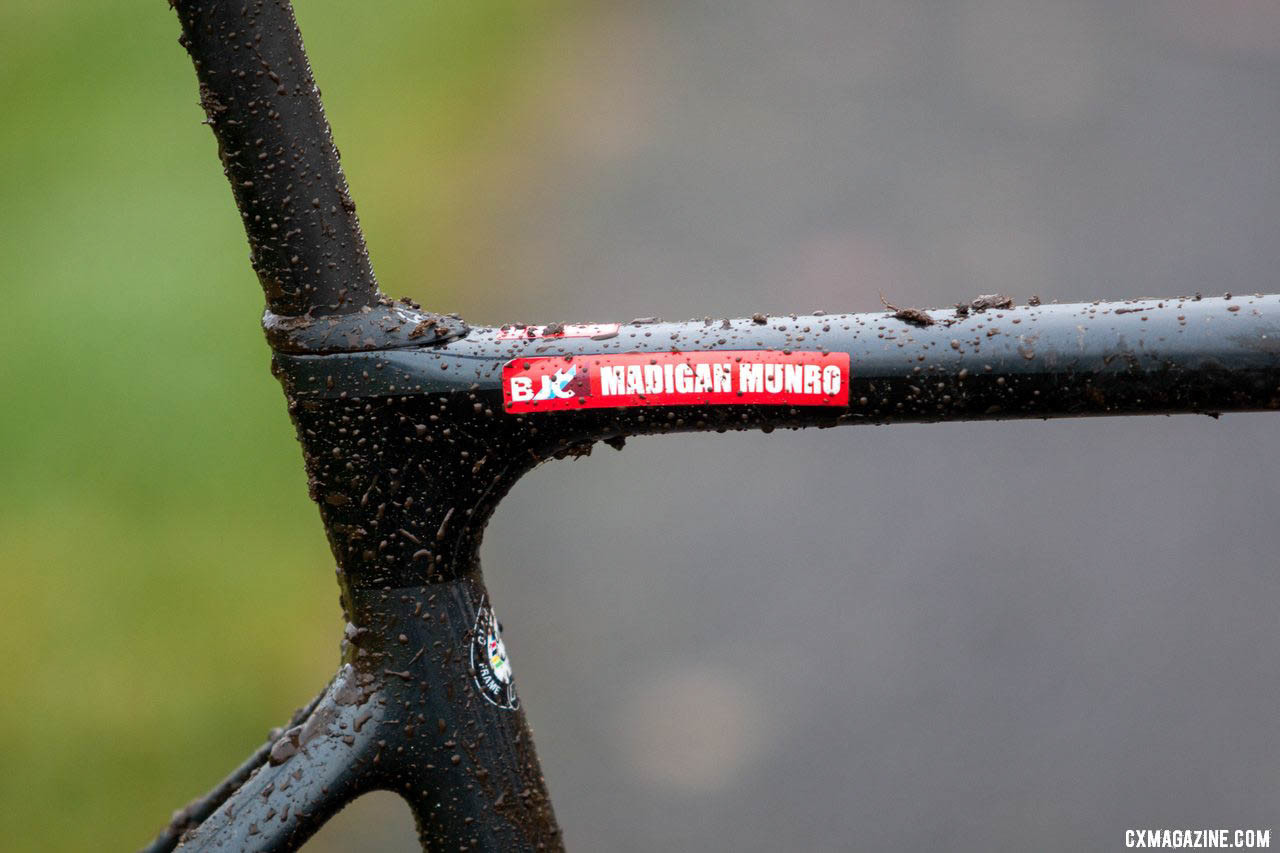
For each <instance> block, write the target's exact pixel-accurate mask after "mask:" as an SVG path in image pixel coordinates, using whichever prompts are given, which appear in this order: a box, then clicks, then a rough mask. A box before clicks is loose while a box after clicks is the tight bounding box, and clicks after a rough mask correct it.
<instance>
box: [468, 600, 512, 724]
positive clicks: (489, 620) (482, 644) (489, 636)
mask: <svg viewBox="0 0 1280 853" xmlns="http://www.w3.org/2000/svg"><path fill="white" fill-rule="evenodd" d="M471 676H472V678H473V679H474V681H475V684H476V689H477V690H479V691H480V695H481V696H483V697H484V698H485V699H487V700H488V701H489V702H490V703H492V704H494V705H497V706H498V707H499V708H507V709H508V710H512V711H514V710H515V709H516V708H519V707H520V699H519V697H517V696H516V685H515V682H514V681H513V680H512V676H511V660H510V659H509V658H508V657H507V646H506V643H504V642H502V626H501V625H500V624H498V618H497V617H496V616H494V615H493V608H492V607H490V606H489V605H488V603H487V602H486V600H485V599H484V598H483V597H482V598H481V599H480V606H479V607H478V608H477V609H476V625H475V629H474V631H473V632H472V637H471Z"/></svg>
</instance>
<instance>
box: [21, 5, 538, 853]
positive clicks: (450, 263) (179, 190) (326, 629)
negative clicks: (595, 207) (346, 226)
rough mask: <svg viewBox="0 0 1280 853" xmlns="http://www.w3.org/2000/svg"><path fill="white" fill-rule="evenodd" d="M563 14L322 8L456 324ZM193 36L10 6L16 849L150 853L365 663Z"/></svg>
mask: <svg viewBox="0 0 1280 853" xmlns="http://www.w3.org/2000/svg"><path fill="white" fill-rule="evenodd" d="M549 11H554V9H553V8H551V7H549V6H548V5H546V4H544V5H543V6H542V7H541V8H540V9H539V10H538V12H537V14H535V13H534V11H533V9H532V7H531V6H530V5H528V4H524V3H519V2H513V1H512V2H507V0H479V2H477V0H467V2H445V3H422V4H419V3H382V4H379V5H378V8H377V20H376V21H371V22H362V24H361V26H353V25H352V24H353V22H352V20H351V19H352V17H353V16H354V15H355V14H356V13H355V12H353V11H352V7H351V6H350V4H345V3H341V2H337V0H308V2H305V3H301V4H299V9H298V15H299V19H300V23H301V25H302V27H303V30H304V32H305V34H306V40H307V46H308V49H309V51H310V52H311V55H312V59H313V62H314V64H315V66H316V68H317V69H318V77H319V80H320V82H321V84H322V86H323V88H324V90H325V95H326V105H327V108H328V111H329V116H330V119H331V120H332V121H333V122H334V125H335V127H336V128H337V129H338V130H337V134H336V135H337V139H338V141H339V143H340V144H341V145H342V146H343V149H344V154H345V155H346V161H347V163H348V176H349V178H350V180H351V183H352V184H353V186H355V187H357V188H358V190H357V198H358V199H360V200H361V204H362V214H363V216H364V221H365V225H366V227H367V229H368V231H369V233H370V244H371V248H372V250H373V251H374V253H375V255H376V257H377V266H378V269H379V273H380V275H381V277H382V279H383V281H384V282H394V284H391V285H390V286H389V289H390V290H392V292H394V293H396V294H397V295H402V294H406V293H407V294H411V295H413V296H415V297H417V298H419V299H421V300H422V301H423V302H428V301H430V303H429V304H433V305H439V304H449V305H450V306H451V307H454V306H455V305H456V303H455V302H454V300H452V299H451V297H450V294H449V291H448V288H447V287H445V288H438V287H436V286H434V285H433V284H432V283H435V282H441V281H446V282H447V281H449V280H450V279H451V278H452V277H453V276H452V271H453V270H454V269H455V268H457V267H459V266H461V265H463V264H464V263H465V257H464V256H465V254H466V253H467V252H468V251H472V249H470V248H469V247H474V246H476V245H478V243H479V242H482V241H483V235H481V234H476V233H475V232H474V230H473V229H468V230H467V232H466V233H458V232H457V231H456V230H455V229H454V223H455V222H456V221H457V220H456V218H454V217H450V216H448V215H446V214H445V213H444V212H445V211H446V210H447V209H448V208H449V207H450V206H451V204H453V203H454V201H455V200H457V199H459V198H475V197H476V196H477V194H478V193H477V191H476V190H477V187H476V184H477V182H482V181H485V180H488V179H489V178H487V177H486V176H487V175H491V174H492V172H491V170H490V169H489V167H488V165H487V158H496V157H498V156H500V152H497V151H495V150H494V147H493V146H488V147H486V140H491V139H494V138H497V137H501V136H506V135H508V134H510V133H513V132H516V131H517V130H518V125H519V122H520V120H521V118H520V115H518V114H517V112H518V111H513V110H510V109H507V105H509V104H517V103H520V100H521V99H520V95H521V88H520V87H521V85H522V80H526V78H527V76H528V75H525V74H523V73H522V71H521V69H522V64H523V63H526V62H528V61H529V60H530V58H531V57H534V56H536V54H537V51H538V50H539V49H540V44H542V42H541V41H540V39H541V37H542V36H543V35H544V34H545V32H546V28H547V26H549V24H548V23H547V21H548V20H552V21H554V20H556V18H555V16H554V15H551V16H548V14H547V13H548V12H549ZM359 14H360V16H361V18H363V17H364V12H363V11H362V12H360V13H359ZM177 35H178V25H177V21H176V18H175V16H174V14H173V12H172V11H171V10H170V9H169V8H168V7H167V5H166V4H165V3H163V2H159V0H156V2H147V3H139V2H124V1H123V0H102V2H95V3H77V4H71V3H62V2H55V3H43V2H41V3H37V2H27V0H16V2H15V0H6V2H5V3H3V4H0V116H2V118H0V158H2V160H0V164H2V165H3V168H0V200H2V201H3V204H0V258H3V259H4V265H3V268H4V280H3V284H2V285H0V287H2V288H3V293H4V304H5V309H6V314H7V322H6V324H5V325H6V327H7V329H6V332H5V334H4V335H3V336H2V340H0V399H3V401H4V402H3V411H4V415H3V417H0V447H3V448H4V449H3V451H0V460H3V462H2V463H0V469H2V471H3V473H2V474H0V601H3V608H4V618H3V619H2V620H0V641H3V643H4V645H5V647H6V648H8V649H10V653H9V654H7V655H5V656H4V658H3V661H2V662H0V679H3V681H4V682H5V683H6V684H8V685H10V690H9V691H8V694H9V695H8V697H7V698H6V700H5V701H4V702H3V703H0V726H2V727H3V729H4V731H6V732H7V733H8V734H7V735H6V736H5V737H4V741H3V746H2V747H0V803H3V806H2V807H0V847H2V848H4V849H7V850H18V849H41V850H119V849H131V848H133V847H136V846H138V845H139V844H141V843H142V842H144V840H146V839H147V838H148V837H149V836H150V835H151V834H152V833H153V832H155V831H156V830H158V829H159V828H160V826H161V825H162V823H163V822H164V820H166V819H167V816H168V815H169V813H170V812H171V811H172V810H173V809H175V808H177V807H179V806H181V805H182V804H183V803H184V802H185V801H186V800H187V799H188V798H190V797H192V796H195V795H197V794H199V793H202V792H203V791H204V790H206V789H207V788H208V787H209V786H210V785H211V784H212V783H213V782H215V781H216V780H217V779H219V778H220V777H221V776H222V775H223V773H224V772H225V771H227V770H229V769H230V768H231V767H232V766H234V765H235V764H236V763H237V762H238V761H239V760H240V759H241V758H243V757H244V756H245V755H246V754H247V753H248V751H249V750H251V749H252V748H253V747H254V746H255V745H256V744H258V743H259V742H261V739H262V738H263V736H264V734H265V728H266V727H268V726H270V725H274V724H276V723H278V722H279V721H282V720H283V718H284V717H286V716H287V714H288V713H289V711H290V709H292V708H293V707H295V706H296V705H297V704H300V703H302V702H304V701H306V699H307V698H308V697H309V696H310V695H312V694H313V692H314V691H315V690H316V689H317V687H318V686H319V685H321V684H323V683H324V681H325V680H326V678H327V677H328V675H329V674H330V672H331V671H332V669H333V667H334V665H335V661H336V649H337V640H338V637H339V635H340V618H339V611H338V607H337V600H336V588H335V587H334V585H333V582H332V579H331V574H330V572H331V568H330V567H331V565H332V561H331V558H330V555H329V553H328V548H327V546H326V544H325V541H324V537H323V535H322V532H321V528H320V525H319V522H318V518H317V515H316V512H315V510H314V508H313V507H312V506H311V505H310V503H309V501H308V500H307V496H306V489H305V479H304V476H303V472H302V465H301V459H300V454H299V451H298V449H297V445H296V444H295V442H294V439H293V435H292V428H291V426H290V424H289V422H288V419H287V416H286V414H285V411H284V406H283V401H282V397H281V394H280V390H279V387H278V385H277V384H276V382H275V380H274V379H273V378H272V377H271V376H270V375H269V373H268V370H267V356H268V352H267V348H266V346H265V344H264V342H263V339H262V334H261V332H260V330H259V328H258V319H259V316H260V311H261V306H262V297H261V293H260V291H259V289H258V287H257V283H256V280H255V278H254V277H253V274H252V271H251V270H250V269H249V265H248V263H247V247H246V244H245V240H244V236H243V233H242V231H241V229H240V224H239V222H238V218H237V215H236V213H235V210H234V206H233V204H232V201H231V196H230V194H229V191H228V189H227V186H226V183H225V181H224V179H223V177H222V174H221V169H220V168H219V166H218V163H217V158H216V153H215V146H214V141H213V138H212V135H211V134H210V133H209V131H208V130H207V129H206V128H205V127H203V126H202V125H201V124H200V120H201V118H202V116H201V113H200V110H199V107H198V105H197V101H196V87H195V77H194V73H193V71H192V69H191V64H190V61H189V59H188V58H187V56H186V55H185V52H184V51H183V50H182V49H181V48H180V47H179V46H178V44H177V42H176V39H177ZM378 81H389V82H390V84H389V85H381V86H380V85H379V84H378ZM526 82H527V81H526ZM371 91H375V92H381V95H382V97H381V98H379V97H378V96H376V95H375V96H373V97H371V96H370V94H369V93H370V92H371ZM425 103H431V104H433V107H432V109H431V110H429V111H428V110H425V109H423V108H422V105H423V104H425ZM352 128H364V129H365V132H354V131H353V130H352ZM372 128H376V131H374V130H371V129H372ZM343 129H346V132H344V130H343ZM356 164H359V165H356ZM479 195H483V193H479ZM375 197H377V198H378V199H379V202H378V203H377V204H366V203H365V202H364V201H363V200H364V199H372V198H375ZM472 304H473V305H474V303H472ZM264 519H269V520H270V523H269V524H264V523H263V520H264ZM259 579H262V584H261V586H256V584H257V583H258V581H259ZM259 588H260V589H268V588H269V589H271V590H282V589H284V590H288V593H287V594H280V593H279V592H276V593H273V594H272V596H271V598H272V599H273V600H271V601H264V600H263V599H261V598H259V597H258V596H255V595H253V594H252V593H253V591H254V590H255V589H259ZM268 607H269V608H270V611H271V612H273V613H275V614H276V617H275V618H264V613H265V612H266V608H268ZM175 638H181V641H180V642H178V641H175ZM193 649H196V650H199V651H198V652H196V653H194V654H193V651H192V650H193ZM246 662H251V665H248V666H246V665H245V664H246ZM193 673H199V677H198V678H194V679H193V678H192V674H193ZM178 685H181V686H178Z"/></svg>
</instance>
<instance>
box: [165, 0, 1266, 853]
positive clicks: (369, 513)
mask: <svg viewBox="0 0 1280 853" xmlns="http://www.w3.org/2000/svg"><path fill="white" fill-rule="evenodd" d="M174 5H175V8H176V10H177V12H178V15H179V18H180V20H181V23H182V29H183V38H182V43H183V44H184V46H185V47H186V48H187V50H188V52H189V53H190V54H191V57H192V59H193V61H194V63H195V67H196V72H197V76H198V78H199V81H200V95H201V103H202V105H203V107H204V110H205V114H206V116H207V121H208V123H209V125H210V126H211V128H212V130H213V132H214V135H215V137H216V138H217V141H218V147H219V155H220V157H221V159H222V162H223V165H224V168H225V171H226V174H227V177H228V180H229V181H230V183H231V187H232V191H233V194H234V195H235V199H236V203H237V205H238V207H239V209H240V211H241V214H242V217H243V220H244V223H245V230H246V233H247V235H248V238H249V243H250V247H251V251H252V261H253V266H254V269H255V270H256V272H257V274H258V277H259V280H260V281H261V283H262V286H263V289H264V293H265V294H266V299H267V309H268V310H267V313H266V315H265V317H264V327H265V329H266V332H267V337H268V341H269V342H270V344H271V346H272V349H273V352H274V356H273V359H272V369H273V372H274V373H275V375H276V376H277V377H278V378H279V379H280V380H281V382H282V384H283V386H284V390H285V395H286V398H287V400H288V407H289V412H290V415H291V417H292V419H293V421H294V424H295V426H296V428H297V434H298V439H299V441H300V443H301V444H302V448H303V455H304V458H305V462H306V466H307V471H308V475H309V480H308V482H309V486H310V493H311V497H312V499H313V500H315V501H316V503H317V505H318V506H319V508H320V514H321V518H322V520H323V522H324V526H325V530H326V533H327V535H328V537H329V542H330V545H331V547H332V550H333V554H334V557H335V559H336V561H337V575H338V584H339V588H340V591H341V600H342V605H343V609H344V614H345V616H346V619H347V622H348V625H347V628H346V632H345V636H344V641H343V645H342V657H341V666H340V668H339V670H338V672H337V674H336V675H335V676H334V678H333V680H332V681H331V682H330V683H329V685H328V686H327V687H326V688H325V689H324V691H323V692H322V693H321V694H320V695H319V696H318V697H317V698H316V699H315V700H314V701H313V702H312V703H311V704H310V705H308V706H307V707H306V708H304V709H302V710H301V711H300V712H299V713H298V714H296V715H295V716H294V718H293V719H292V720H291V722H290V724H289V726H288V727H286V728H285V729H283V730H281V731H279V732H277V733H276V734H275V736H274V737H273V738H272V739H271V740H270V741H268V743H267V744H264V745H263V746H262V747H260V748H259V749H258V750H257V751H256V752H255V753H254V754H253V755H252V756H251V757H250V758H249V759H248V760H247V761H246V762H245V763H244V764H242V765H241V766H240V767H239V768H238V769H237V770H236V771H235V772H234V773H233V774H232V775H231V776H230V777H229V778H228V779H227V780H226V781H224V782H223V783H222V784H220V785H219V786H218V787H217V788H215V789H214V790H213V791H212V792H211V793H210V794H209V795H207V796H206V797H204V798H201V799H200V800H197V801H195V802H193V803H192V804H190V805H189V806H188V807H187V808H186V809H184V810H182V811H181V812H179V813H178V815H177V816H175V818H174V821H173V822H172V823H171V825H170V826H169V827H168V828H167V829H166V830H165V831H164V832H163V833H161V835H160V836H159V837H158V838H157V839H156V840H155V841H154V842H153V843H152V844H151V846H150V847H149V848H148V849H149V850H153V851H159V850H170V849H173V848H174V847H175V846H177V845H179V844H181V846H183V847H184V848H190V849H195V850H212V849H223V850H229V849H246V850H247V849H253V850H289V849H294V848H296V847H297V846H298V845H300V844H301V843H302V842H303V841H305V840H306V839H307V838H308V837H309V836H310V835H311V834H312V833H314V832H315V831H316V830H317V829H318V828H319V827H320V825H321V824H323V822H324V821H325V820H326V819H328V818H329V817H330V816H331V815H333V814H334V813H335V812H336V811H337V810H339V809H340V808H342V806H344V805H345V804H346V803H348V802H349V801H351V800H352V799H354V798H356V797H358V796H360V795H361V794H364V793H366V792H368V791H371V790H375V789H387V790H393V791H396V792H397V793H399V794H400V795H401V796H403V797H404V798H405V800H406V801H408V803H409V805H410V807H411V808H412V810H413V813H414V815H415V819H416V821H417V824H418V830H419V836H420V839H421V842H422V844H423V846H424V848H426V847H430V846H436V845H440V846H443V845H445V844H448V845H452V846H463V847H465V848H467V849H471V848H480V849H502V850H519V849H542V848H552V849H554V848H560V847H562V846H563V843H562V841H561V836H560V831H559V828H558V827H557V825H556V821H555V817H554V814H553V812H552V808H551V805H550V802H549V799H548V796H547V792H546V786H545V783H544V780H543V778H542V774H541V771H540V769H539V765H538V760H537V757H536V754H535V751H534V747H533V742H532V738H531V736H530V733H529V729H528V726H527V724H526V721H525V716H524V712H523V710H522V708H521V707H520V703H519V697H518V694H517V693H516V691H515V687H514V683H513V681H512V679H511V675H510V668H509V666H508V665H507V662H506V656H505V645H504V643H503V641H502V638H501V629H500V626H499V625H498V623H497V620H496V618H495V616H494V614H493V608H492V605H491V603H490V600H489V598H488V594H487V591H486V589H485V586H484V582H483V578H482V575H481V571H480V563H479V556H478V550H479V545H480V539H481V534H482V532H483V530H484V527H485V524H486V522H487V521H488V519H489V518H490V516H491V515H492V513H493V511H494V509H495V507H496V506H497V504H498V502H499V501H500V500H501V499H502V497H503V496H504V495H505V494H506V493H507V492H508V490H509V489H510V488H511V487H512V485H513V484H514V483H515V482H516V480H517V479H519V477H520V476H522V475H523V474H525V473H526V472H528V471H529V470H531V469H532V468H534V467H535V466H536V465H537V464H539V463H540V462H542V461H544V460H546V459H550V458H563V457H565V456H572V455H578V454H582V453H585V452H588V451H589V450H590V448H591V447H592V445H593V444H594V443H595V442H599V441H603V442H606V443H610V444H613V445H615V446H621V442H622V441H624V440H625V439H626V438H627V437H628V436H632V435H639V434H659V433H669V432H692V431H708V430H715V431H725V430H731V429H733V430H737V429H764V430H771V429H775V428H778V427H788V428H800V427H833V426H840V425H846V424H859V423H890V422H895V423H896V422H920V421H960V420H980V419H1004V418H1050V417H1077V416H1093V415H1124V414H1128V415H1132V414H1171V413H1205V414H1215V415H1216V414H1217V413H1220V412H1229V411H1258V410H1272V409H1276V408H1280V296H1259V295H1255V296H1247V297H1231V296H1230V295H1228V296H1225V297H1214V298H1201V297H1200V296H1199V295H1197V296H1194V297H1189V298H1179V299H1165V300H1137V301H1127V302H1122V303H1092V304H1076V305H1032V306H1025V307H1013V306H1012V305H1011V304H1010V303H1009V301H1008V300H1005V299H1002V298H984V299H980V300H975V301H974V302H973V303H971V304H969V305H966V306H960V307H957V308H956V309H955V310H951V309H948V310H944V311H918V310H915V309H905V310H898V309H893V308H891V309H890V310H888V311H885V312H876V313H865V314H835V315H811V316H796V315H789V316H786V317H764V316H761V315H756V316H755V317H753V318H749V319H740V320H710V319H707V320H700V321H690V322H685V323H663V322H658V321H653V320H634V321H632V322H630V323H606V324H597V325H592V326H561V325H559V324H556V325H552V326H547V327H504V328H501V329H496V328H475V327H470V326H468V325H467V324H466V323H464V322H463V321H462V320H461V319H459V318H457V317H453V316H441V315H437V314H431V313H427V312H424V311H422V310H420V309H419V308H418V307H417V306H415V305H413V304H412V303H409V302H407V301H402V302H400V303H394V302H391V301H390V300H388V299H387V298H386V297H385V296H383V295H382V293H381V292H380V291H379V289H378V286H377V283H376V280H375V279H374V276H373V272H372V268H371V266H370V263H369V259H368V255H367V252H366V251H365V247H364V240H363V237H362V235H361V232H360V227H359V224H358V221H357V219H356V216H355V206H354V204H353V203H352V202H351V199H350V195H349V193H348V190H347V186H346V181H345V179H344V177H343V175H342V171H341V168H340V166H339V164H338V157H337V152H336V150H335V149H334V147H333V143H332V140H331V137H330V132H329V127H328V124H327V122H326V120H325V118H324V113H323V109H322V106H321V103H320V98H319V94H318V91H317V89H316V87H315V83H314V81H313V79H312V76H311V71H310V67H309V65H308V62H307V59H306V55H305V53H304V51H303V47H302V42H301V38H300V36H299V34H298V31H297V27H296V24H295V22H294V18H293V12H292V9H291V7H290V5H289V4H288V2H286V0H270V2H264V0H256V2H253V3H251V4H248V5H247V6H241V5H234V6H229V5H226V4H202V3H199V2H193V0H177V2H175V3H174Z"/></svg>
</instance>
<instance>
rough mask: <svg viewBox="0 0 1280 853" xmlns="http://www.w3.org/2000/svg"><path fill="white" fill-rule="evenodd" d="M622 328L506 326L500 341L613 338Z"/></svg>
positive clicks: (599, 325) (595, 325) (596, 325)
mask: <svg viewBox="0 0 1280 853" xmlns="http://www.w3.org/2000/svg"><path fill="white" fill-rule="evenodd" d="M621 328H622V327H621V326H620V325H619V324H618V323H564V324H558V325H550V326H505V327H503V328H501V329H499V330H498V340H500V341H526V340H533V339H535V338H599V337H613V336H614V335H616V334H618V331H619V329H621Z"/></svg>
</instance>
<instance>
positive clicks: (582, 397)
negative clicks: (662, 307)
mask: <svg viewBox="0 0 1280 853" xmlns="http://www.w3.org/2000/svg"><path fill="white" fill-rule="evenodd" d="M502 403H503V407H504V408H505V409H506V410H507V411H508V412H512V413H520V412H563V411H573V410H577V409H612V408H618V407H621V406H706V405H757V406H847V405H849V354H848V353H846V352H833V353H826V352H795V351H791V352H783V351H782V350H719V351H714V352H628V353H611V354H600V355H576V356H570V355H564V356H540V357H534V358H517V359H512V360H511V361H509V362H507V363H506V364H505V365H504V366H503V368H502Z"/></svg>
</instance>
